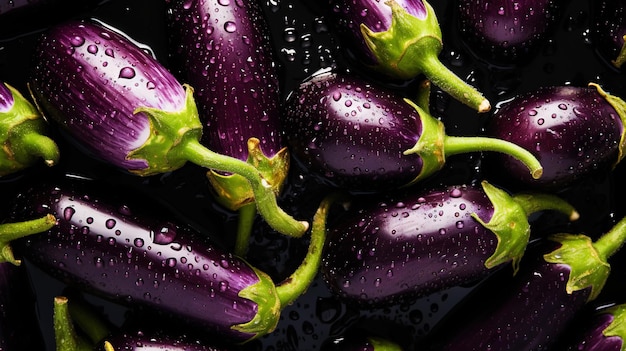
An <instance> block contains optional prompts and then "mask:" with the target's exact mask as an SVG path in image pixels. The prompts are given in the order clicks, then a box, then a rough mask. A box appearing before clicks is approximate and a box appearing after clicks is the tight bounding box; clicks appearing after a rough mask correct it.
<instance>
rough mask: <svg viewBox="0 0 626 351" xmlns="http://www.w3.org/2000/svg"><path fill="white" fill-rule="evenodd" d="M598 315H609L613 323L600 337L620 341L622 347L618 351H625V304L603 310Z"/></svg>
mask: <svg viewBox="0 0 626 351" xmlns="http://www.w3.org/2000/svg"><path fill="white" fill-rule="evenodd" d="M600 313H602V314H605V313H608V314H611V315H612V316H613V321H611V323H610V324H609V325H608V326H607V327H606V328H604V330H603V331H602V335H604V336H606V337H612V336H616V337H619V338H620V339H622V347H621V348H620V351H626V342H624V341H625V339H626V304H620V305H615V306H611V307H607V308H606V309H603V310H602V311H601V312H600Z"/></svg>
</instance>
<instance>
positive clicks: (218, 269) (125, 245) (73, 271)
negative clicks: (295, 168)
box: [11, 178, 331, 342]
mask: <svg viewBox="0 0 626 351" xmlns="http://www.w3.org/2000/svg"><path fill="white" fill-rule="evenodd" d="M43 183H45V182H42V184H40V185H35V186H33V187H32V188H29V189H26V190H24V191H23V192H21V193H20V195H19V196H18V199H17V200H16V202H15V206H14V209H13V210H12V211H11V212H12V215H11V217H12V219H13V220H17V221H19V220H20V219H21V218H24V217H26V218H29V217H31V216H32V215H35V214H37V215H39V216H41V215H45V214H54V215H56V217H57V223H56V224H55V225H54V227H53V228H51V229H50V230H48V231H47V232H45V233H42V234H37V235H30V236H27V237H25V238H22V239H18V240H14V241H13V245H14V246H15V247H16V248H17V247H18V246H19V249H20V252H21V255H22V256H23V257H25V258H26V259H28V260H29V261H30V262H32V263H33V264H35V265H37V266H38V267H40V268H41V269H42V270H44V271H46V272H48V273H49V274H51V275H53V276H55V277H58V278H59V279H60V280H62V281H64V282H65V283H66V284H67V285H69V286H73V287H76V288H79V289H82V290H83V291H87V292H91V293H93V294H96V295H99V296H102V297H104V298H107V299H110V300H111V301H114V302H118V303H121V304H125V305H132V306H136V307H139V306H141V307H143V308H148V309H154V310H157V311H161V312H162V313H163V314H165V315H170V316H172V317H174V318H177V319H179V320H183V321H186V322H188V323H190V324H193V325H195V326H196V327H198V328H203V330H205V331H206V332H207V333H215V334H217V335H222V336H223V337H224V338H226V339H230V340H233V341H238V342H245V341H249V340H252V339H254V338H257V337H260V336H262V335H264V334H266V333H269V332H271V331H272V330H273V329H274V328H275V327H276V324H277V323H278V320H279V317H280V311H281V309H282V308H283V307H285V306H286V305H288V304H290V303H291V302H293V301H294V300H295V299H296V298H297V297H298V296H299V295H300V294H302V293H303V292H304V291H305V290H306V288H307V287H308V285H309V284H310V282H311V281H312V280H313V278H314V277H315V275H316V274H317V269H318V266H319V261H320V256H321V249H322V246H323V242H324V240H325V237H326V233H325V231H326V230H325V223H324V221H325V216H326V213H327V210H328V206H329V205H330V203H331V201H324V202H323V203H322V205H321V206H320V208H319V211H318V213H317V214H316V217H315V218H314V223H313V227H312V229H311V237H310V244H309V251H308V253H307V255H306V257H305V258H304V260H303V263H302V265H301V266H300V267H298V269H296V270H295V271H294V272H293V274H292V275H291V276H289V277H288V278H287V279H286V280H285V281H283V282H282V283H280V284H274V282H273V281H272V279H271V278H270V277H269V276H268V275H267V274H265V273H264V272H261V271H260V270H258V269H256V268H255V267H252V266H251V265H250V264H248V263H247V262H246V261H245V260H243V259H242V258H240V257H238V256H235V255H233V254H231V253H230V252H228V251H227V250H224V249H223V248H221V247H220V246H218V245H215V244H214V243H213V242H212V241H210V239H209V238H207V235H206V233H201V232H199V231H197V230H195V229H194V228H191V227H189V226H187V225H185V224H181V223H179V222H178V221H177V220H176V219H174V218H172V217H171V216H168V215H167V212H166V211H164V210H163V209H159V207H157V205H156V204H153V205H152V206H150V202H151V201H150V199H146V198H145V196H143V201H142V200H141V198H139V197H138V196H137V194H134V193H133V192H132V191H131V190H130V189H124V188H123V187H122V188H120V186H117V187H108V186H106V185H105V184H103V183H100V182H96V181H79V180H78V179H76V178H66V179H65V181H58V182H54V184H43ZM133 199H134V200H133ZM133 201H135V202H134V203H133ZM209 230H210V228H209ZM215 234H217V233H213V235H215Z"/></svg>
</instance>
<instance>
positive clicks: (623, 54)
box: [611, 35, 626, 68]
mask: <svg viewBox="0 0 626 351" xmlns="http://www.w3.org/2000/svg"><path fill="white" fill-rule="evenodd" d="M622 39H623V40H624V41H626V35H624V36H623V38H622ZM624 62H626V42H625V43H624V44H623V45H622V49H621V50H620V51H619V54H618V55H617V57H616V58H615V60H611V64H613V66H615V67H616V68H621V67H622V65H623V64H624Z"/></svg>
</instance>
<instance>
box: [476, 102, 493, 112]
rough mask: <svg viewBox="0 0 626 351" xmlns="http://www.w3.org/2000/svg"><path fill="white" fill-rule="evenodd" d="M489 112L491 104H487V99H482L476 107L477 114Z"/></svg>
mask: <svg viewBox="0 0 626 351" xmlns="http://www.w3.org/2000/svg"><path fill="white" fill-rule="evenodd" d="M489 111H491V102H489V100H487V99H484V100H483V101H481V103H480V104H479V105H478V112H480V113H485V112H489Z"/></svg>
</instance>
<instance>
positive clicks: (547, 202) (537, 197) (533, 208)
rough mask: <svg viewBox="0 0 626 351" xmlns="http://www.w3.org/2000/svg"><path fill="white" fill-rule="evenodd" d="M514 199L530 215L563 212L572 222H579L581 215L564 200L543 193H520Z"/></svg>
mask: <svg viewBox="0 0 626 351" xmlns="http://www.w3.org/2000/svg"><path fill="white" fill-rule="evenodd" d="M513 199H514V200H515V202H517V203H518V204H519V205H520V206H521V207H522V208H523V209H524V212H526V214H527V215H530V214H532V213H535V212H540V211H545V210H553V211H558V212H561V213H563V214H565V215H567V216H568V217H569V220H570V221H575V220H578V218H579V217H580V214H579V213H578V211H576V209H575V208H574V206H572V205H571V204H570V203H569V202H567V201H565V200H563V199H562V198H560V197H558V196H555V195H551V194H542V193H529V192H527V193H519V194H515V195H513Z"/></svg>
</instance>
